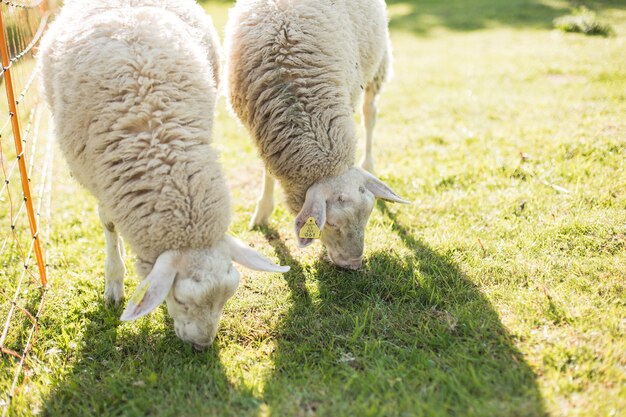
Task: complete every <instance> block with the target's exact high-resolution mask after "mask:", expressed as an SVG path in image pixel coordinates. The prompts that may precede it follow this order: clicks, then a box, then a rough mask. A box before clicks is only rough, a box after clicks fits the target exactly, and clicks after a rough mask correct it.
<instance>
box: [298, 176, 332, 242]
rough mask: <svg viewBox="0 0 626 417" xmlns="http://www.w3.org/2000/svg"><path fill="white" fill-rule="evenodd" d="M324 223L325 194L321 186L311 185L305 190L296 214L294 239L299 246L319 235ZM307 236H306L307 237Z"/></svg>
mask: <svg viewBox="0 0 626 417" xmlns="http://www.w3.org/2000/svg"><path fill="white" fill-rule="evenodd" d="M324 224H326V196H325V195H324V191H323V189H321V187H319V186H316V185H313V186H311V187H310V188H309V189H308V191H307V192H306V198H305V200H304V205H303V206H302V209H301V210H300V213H298V215H297V216H296V239H298V244H299V245H300V247H301V248H305V247H307V246H309V245H310V244H311V243H313V239H318V238H319V237H320V236H321V233H322V230H323V229H324ZM307 236H308V237H307Z"/></svg>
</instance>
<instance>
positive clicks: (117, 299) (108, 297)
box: [104, 288, 124, 308]
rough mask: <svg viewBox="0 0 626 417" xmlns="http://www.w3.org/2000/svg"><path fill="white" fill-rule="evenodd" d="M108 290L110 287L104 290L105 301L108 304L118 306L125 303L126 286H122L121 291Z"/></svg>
mask: <svg viewBox="0 0 626 417" xmlns="http://www.w3.org/2000/svg"><path fill="white" fill-rule="evenodd" d="M107 290H109V288H107V289H105V290H104V303H105V304H106V305H107V306H109V307H114V308H117V307H119V306H121V305H122V304H124V288H122V291H121V293H119V292H118V293H116V292H114V291H107Z"/></svg>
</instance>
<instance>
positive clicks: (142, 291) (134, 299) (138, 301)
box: [130, 281, 151, 306]
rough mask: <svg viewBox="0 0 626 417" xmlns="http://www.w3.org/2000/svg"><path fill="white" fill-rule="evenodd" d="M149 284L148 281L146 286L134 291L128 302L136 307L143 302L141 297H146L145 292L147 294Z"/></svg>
mask: <svg viewBox="0 0 626 417" xmlns="http://www.w3.org/2000/svg"><path fill="white" fill-rule="evenodd" d="M150 284H151V282H150V281H148V282H146V285H144V286H143V287H141V288H139V290H137V291H135V293H134V294H133V296H132V297H130V301H132V302H133V303H135V305H136V306H138V305H139V304H141V302H142V301H143V297H145V296H146V292H148V288H150Z"/></svg>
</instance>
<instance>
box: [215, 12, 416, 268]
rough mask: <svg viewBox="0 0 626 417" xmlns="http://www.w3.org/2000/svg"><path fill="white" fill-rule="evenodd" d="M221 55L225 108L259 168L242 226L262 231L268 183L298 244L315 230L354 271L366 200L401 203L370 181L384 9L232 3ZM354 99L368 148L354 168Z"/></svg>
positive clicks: (383, 56) (385, 66)
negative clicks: (257, 188)
mask: <svg viewBox="0 0 626 417" xmlns="http://www.w3.org/2000/svg"><path fill="white" fill-rule="evenodd" d="M225 50H226V53H225V55H226V77H227V82H228V96H229V100H230V107H231V109H232V111H233V112H234V113H235V115H236V116H237V117H238V118H239V120H240V121H241V122H242V124H243V125H244V126H245V127H246V128H247V129H248V130H249V131H250V132H251V135H252V137H253V138H254V141H255V143H256V146H257V150H258V152H259V154H260V156H261V158H262V159H263V161H264V164H265V173H264V181H263V182H264V185H263V193H262V196H261V198H260V199H259V200H258V202H257V206H256V210H255V213H254V215H253V217H252V220H251V222H250V227H254V226H257V225H264V224H266V223H267V221H268V218H269V216H270V214H271V213H272V210H273V207H274V201H273V191H274V178H276V179H278V181H279V182H280V184H281V186H282V188H283V189H284V191H285V196H286V200H287V205H288V207H289V209H290V210H291V212H292V213H293V214H294V215H296V218H295V231H296V237H297V239H298V243H299V244H300V246H301V247H305V246H308V245H310V244H311V243H312V241H313V240H312V238H315V237H319V234H320V232H321V240H322V242H323V243H324V244H325V246H326V248H327V250H328V256H329V258H330V260H331V261H332V262H333V263H335V264H337V265H338V266H340V267H344V268H348V269H358V268H360V266H361V264H362V259H363V248H364V235H365V226H366V224H367V221H368V219H369V216H370V214H371V212H372V209H373V207H374V199H375V198H380V199H384V200H387V201H391V202H397V203H405V204H408V203H409V202H408V201H406V200H404V199H402V198H400V197H399V196H398V195H397V194H396V193H395V192H394V191H393V190H392V189H391V188H390V187H389V186H388V185H386V184H385V183H384V182H382V181H381V180H379V179H378V178H376V177H375V176H374V175H373V174H372V172H373V165H374V162H373V157H372V131H373V129H374V124H375V119H376V112H377V109H376V104H375V102H376V98H377V96H378V94H379V92H380V89H381V85H382V83H383V82H384V81H385V79H386V77H387V75H388V73H389V71H390V62H391V56H390V51H391V49H390V43H389V35H388V31H387V21H386V12H385V3H384V1H383V0H350V1H348V0H239V1H237V3H236V5H235V7H234V8H233V9H232V10H231V11H230V14H229V20H228V23H227V28H226V39H225ZM361 96H363V97H364V101H363V120H364V124H365V130H366V146H365V154H364V158H363V161H362V163H361V167H357V166H354V160H355V147H356V140H355V136H356V134H355V126H354V121H353V113H354V109H355V107H356V106H357V104H358V102H359V100H360V99H361ZM313 222H314V223H313Z"/></svg>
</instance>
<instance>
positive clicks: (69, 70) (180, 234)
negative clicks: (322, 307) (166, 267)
mask: <svg viewBox="0 0 626 417" xmlns="http://www.w3.org/2000/svg"><path fill="white" fill-rule="evenodd" d="M199 16H204V14H203V11H202V10H201V8H200V7H199V6H197V5H196V4H195V3H193V2H187V1H174V0H172V1H163V0H160V1H159V0H114V1H111V0H110V1H104V0H102V1H95V0H74V1H69V2H66V4H65V6H64V8H63V11H62V12H61V14H60V15H59V17H58V18H57V20H56V21H55V23H54V24H53V25H52V27H51V28H50V31H49V33H48V34H47V35H46V37H45V39H44V41H43V42H42V46H41V52H40V62H39V65H40V71H41V72H42V74H44V76H43V77H42V78H43V79H42V84H43V87H44V96H45V98H46V101H47V102H48V104H49V106H50V108H51V110H52V112H53V115H54V128H55V135H56V138H57V140H58V143H59V145H60V148H61V150H62V151H63V154H64V156H65V158H66V160H67V163H68V165H69V168H70V170H71V172H72V174H73V176H74V177H75V178H76V179H77V180H78V181H79V182H80V183H81V184H82V185H83V186H85V187H86V188H87V189H88V190H89V191H90V192H91V193H92V194H93V195H94V196H95V197H96V198H97V199H98V200H99V202H100V205H101V207H102V209H103V210H104V212H105V213H106V217H107V218H109V219H110V220H111V221H112V222H113V223H114V224H115V226H116V227H117V228H118V229H119V232H120V233H121V234H122V236H124V238H125V239H126V241H127V242H128V243H129V245H130V246H131V247H132V249H133V251H134V252H135V253H136V255H137V258H138V267H139V265H140V264H142V265H143V267H142V268H139V269H140V273H142V275H145V274H146V273H147V272H148V271H149V268H148V267H146V264H147V265H152V264H153V263H154V262H155V260H156V258H157V257H158V256H159V255H160V254H161V253H163V252H164V251H166V250H176V249H186V248H190V249H196V248H206V247H209V246H211V245H213V244H214V243H215V242H217V241H218V240H219V239H221V238H222V237H223V236H224V233H225V232H226V230H227V228H228V225H229V223H230V201H229V192H228V188H227V184H226V180H225V178H224V175H223V174H222V171H221V167H220V165H219V163H218V160H217V158H218V155H217V153H216V151H215V150H214V149H212V148H211V146H210V144H211V140H212V137H211V132H212V125H213V117H214V116H213V112H214V107H215V100H216V95H217V85H216V84H217V77H218V73H219V56H218V55H217V53H216V52H215V51H216V50H217V49H216V48H215V46H216V45H217V41H216V39H217V38H216V35H215V33H214V32H215V31H214V29H212V25H211V24H209V23H210V22H209V23H207V22H205V21H203V19H204V18H203V17H202V18H201V17H199ZM189 22H191V23H189Z"/></svg>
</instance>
